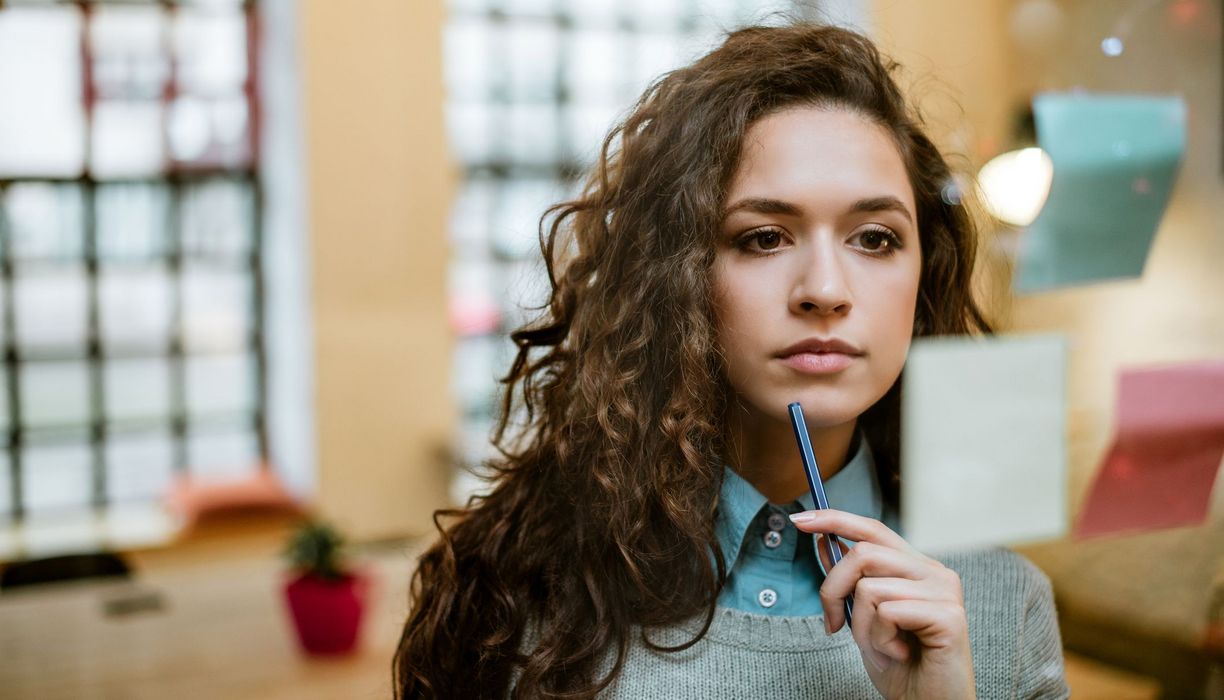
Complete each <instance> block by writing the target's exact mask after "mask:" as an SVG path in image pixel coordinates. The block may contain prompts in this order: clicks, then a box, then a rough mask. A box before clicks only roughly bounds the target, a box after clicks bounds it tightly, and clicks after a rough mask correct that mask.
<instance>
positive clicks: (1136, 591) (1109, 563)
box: [1022, 515, 1224, 700]
mask: <svg viewBox="0 0 1224 700" xmlns="http://www.w3.org/2000/svg"><path fill="white" fill-rule="evenodd" d="M1022 551H1023V553H1024V554H1025V555H1026V556H1028V557H1029V558H1030V559H1032V560H1033V562H1034V563H1035V564H1037V565H1038V566H1039V567H1041V568H1042V569H1043V570H1044V571H1045V572H1046V573H1047V574H1049V576H1050V578H1051V580H1052V582H1053V585H1054V597H1055V600H1056V601H1057V603H1058V614H1059V623H1060V625H1061V627H1062V638H1063V644H1064V646H1065V647H1066V648H1067V649H1068V650H1070V651H1073V652H1076V653H1078V654H1082V655H1084V656H1086V657H1090V658H1093V659H1098V660H1100V661H1103V662H1105V663H1108V664H1111V665H1113V666H1117V667H1120V668H1122V669H1127V670H1130V671H1133V672H1136V673H1140V674H1142V675H1145V676H1151V677H1153V678H1155V679H1157V680H1158V681H1159V683H1160V684H1161V688H1162V694H1161V697H1164V698H1210V699H1211V700H1220V699H1221V698H1224V685H1222V682H1224V517H1222V516H1221V515H1217V516H1215V517H1214V518H1213V519H1212V520H1211V521H1209V522H1208V523H1207V524H1205V525H1203V526H1200V527H1195V528H1178V529H1174V530H1165V531H1161V532H1150V533H1143V534H1139V535H1129V536H1119V537H1105V538H1099V539H1089V540H1084V541H1081V542H1070V541H1066V542H1056V543H1051V544H1045V545H1040V546H1035V547H1029V548H1025V549H1023V550H1022Z"/></svg>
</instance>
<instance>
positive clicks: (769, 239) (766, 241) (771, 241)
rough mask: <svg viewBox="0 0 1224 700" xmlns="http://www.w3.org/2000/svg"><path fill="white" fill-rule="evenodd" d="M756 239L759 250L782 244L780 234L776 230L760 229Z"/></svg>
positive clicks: (770, 248)
mask: <svg viewBox="0 0 1224 700" xmlns="http://www.w3.org/2000/svg"><path fill="white" fill-rule="evenodd" d="M756 239H757V245H758V246H760V248H761V250H773V249H774V248H777V247H778V246H779V245H782V234H780V233H778V232H777V231H761V232H760V233H758V234H757V236H756Z"/></svg>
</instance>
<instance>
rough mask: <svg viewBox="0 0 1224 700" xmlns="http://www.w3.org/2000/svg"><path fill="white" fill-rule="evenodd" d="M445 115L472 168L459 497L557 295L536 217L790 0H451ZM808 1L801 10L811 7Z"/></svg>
mask: <svg viewBox="0 0 1224 700" xmlns="http://www.w3.org/2000/svg"><path fill="white" fill-rule="evenodd" d="M449 6H450V18H449V20H448V24H447V27H446V41H445V51H446V54H445V66H446V86H447V91H448V102H447V122H448V130H449V137H450V144H451V150H452V153H454V155H455V157H456V158H457V159H458V161H459V162H460V165H461V166H462V171H463V179H462V183H461V186H460V190H459V195H458V197H457V200H456V202H455V205H454V208H453V214H452V222H451V230H450V235H451V243H452V249H453V251H454V252H453V257H452V259H451V269H450V282H449V284H450V289H449V298H450V317H451V324H452V329H453V331H454V332H455V334H456V336H457V338H458V340H457V346H456V353H457V357H456V361H455V368H456V370H455V375H454V390H455V392H456V394H457V396H458V402H459V405H460V407H461V410H462V419H461V423H460V431H459V435H458V436H457V438H456V442H457V445H458V448H457V451H456V452H457V455H456V458H457V461H458V462H459V463H460V465H461V466H462V467H465V468H466V469H465V470H464V471H462V472H461V474H460V477H459V478H458V479H457V480H456V481H455V487H454V489H453V490H452V491H453V492H452V496H453V497H454V498H455V500H457V501H459V502H463V501H464V500H466V498H467V495H468V494H469V493H471V492H472V491H474V490H476V489H478V488H479V487H480V484H481V482H480V479H479V477H478V476H477V475H476V474H474V473H473V471H472V470H473V468H475V467H477V466H478V465H479V464H480V463H481V462H482V461H484V460H485V459H487V458H488V457H490V456H492V452H491V449H490V447H489V445H488V441H489V432H490V430H491V427H492V422H493V420H494V415H495V412H496V410H497V395H498V385H497V382H496V380H497V378H498V377H500V376H502V375H504V374H505V372H506V370H507V369H508V368H509V362H510V360H511V358H512V357H513V351H514V346H513V343H511V342H510V340H509V336H508V333H509V332H510V331H511V330H512V329H513V328H515V327H516V326H518V325H520V324H521V323H522V322H524V321H526V320H527V319H528V318H529V317H530V314H531V308H532V307H536V306H539V304H540V303H542V302H543V301H544V300H545V299H546V295H547V292H548V283H547V277H546V276H545V275H544V268H543V263H542V261H541V260H540V258H539V251H538V239H537V230H538V229H537V224H538V221H539V217H540V215H541V214H542V213H543V212H544V209H545V208H546V207H547V206H549V205H550V204H552V203H555V202H557V201H560V200H562V199H564V198H566V197H567V196H571V195H572V194H574V193H575V191H576V188H577V186H578V185H579V184H580V182H579V178H581V176H582V175H583V173H584V172H585V170H586V169H587V168H588V167H589V166H590V165H591V164H592V163H593V161H594V158H595V156H596V155H597V152H598V149H599V147H600V145H601V144H602V141H603V137H604V135H605V133H606V132H607V131H608V129H609V128H610V127H611V126H612V124H613V123H614V122H615V121H616V119H617V118H618V116H620V115H621V114H622V113H623V112H624V111H625V110H627V109H628V108H629V107H630V106H631V105H632V104H633V101H634V100H636V99H637V97H638V96H639V95H640V94H641V92H642V91H643V90H644V89H645V88H646V86H647V85H648V84H649V83H650V81H652V80H654V79H655V78H657V77H659V76H660V75H662V74H663V73H664V72H666V71H668V70H670V69H672V68H676V67H679V66H681V65H684V64H685V63H687V62H689V61H691V60H692V59H694V58H696V57H697V56H698V55H700V54H701V53H703V52H705V51H706V50H708V49H709V48H712V47H713V46H714V45H715V44H717V43H718V42H719V41H720V40H721V37H722V35H723V33H724V32H725V31H726V30H728V29H732V28H734V27H736V26H738V25H741V24H744V23H747V22H760V21H770V20H771V19H774V18H776V17H778V16H780V15H778V13H779V12H788V11H792V12H793V11H796V10H797V8H796V7H794V6H792V3H791V2H790V1H789V0H776V1H773V2H769V1H759V0H752V1H746V0H632V1H631V0H567V1H566V2H561V1H560V0H556V1H553V0H450V2H449ZM799 9H801V8H799Z"/></svg>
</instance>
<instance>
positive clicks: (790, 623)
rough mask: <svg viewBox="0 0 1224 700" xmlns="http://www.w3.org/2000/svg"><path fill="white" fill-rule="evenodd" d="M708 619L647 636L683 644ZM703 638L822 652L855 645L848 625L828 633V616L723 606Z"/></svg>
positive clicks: (658, 641) (769, 648) (728, 643)
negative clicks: (799, 614) (744, 609)
mask: <svg viewBox="0 0 1224 700" xmlns="http://www.w3.org/2000/svg"><path fill="white" fill-rule="evenodd" d="M704 622H705V618H704V616H700V615H699V616H697V617H693V618H689V619H688V620H685V621H684V622H682V623H680V624H679V625H676V626H675V627H669V628H664V629H656V630H651V631H649V632H648V633H647V638H648V639H650V640H651V641H652V642H654V643H655V644H659V645H665V646H676V645H680V644H683V643H685V642H688V641H690V640H692V638H693V637H694V636H695V635H696V634H697V633H698V632H699V631H700V630H701V626H702V624H703V623H704ZM703 639H704V640H709V641H710V642H713V643H716V644H722V645H725V646H733V647H739V648H743V649H752V650H755V651H778V652H800V651H818V650H822V649H833V648H836V647H841V646H846V645H847V644H854V638H853V637H852V636H851V635H850V630H849V629H848V628H846V627H842V629H840V630H838V631H837V633H836V634H833V635H828V634H825V630H824V615H808V616H803V617H786V616H781V615H759V614H756V613H751V612H745V611H743V610H736V609H734V608H727V607H722V606H719V607H717V608H715V609H714V619H713V620H712V621H711V623H710V629H709V631H708V632H707V633H706V635H705V637H704V638H703Z"/></svg>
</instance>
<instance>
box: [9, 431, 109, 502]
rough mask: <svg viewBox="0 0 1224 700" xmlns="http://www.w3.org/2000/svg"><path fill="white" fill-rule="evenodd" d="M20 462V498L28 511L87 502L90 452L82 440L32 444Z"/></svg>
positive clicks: (88, 498) (88, 496) (90, 482)
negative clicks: (57, 443) (67, 442)
mask: <svg viewBox="0 0 1224 700" xmlns="http://www.w3.org/2000/svg"><path fill="white" fill-rule="evenodd" d="M23 460H24V461H23V462H22V470H21V473H22V484H21V485H22V500H23V501H24V502H25V507H26V509H28V510H30V511H38V510H47V509H51V508H71V507H74V506H84V505H87V504H88V503H89V501H90V488H91V487H92V480H91V478H90V474H89V473H90V464H91V460H92V457H91V453H90V448H89V445H87V444H85V443H78V444H71V445H35V446H31V447H29V448H27V449H26V450H25V454H24V455H23Z"/></svg>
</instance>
